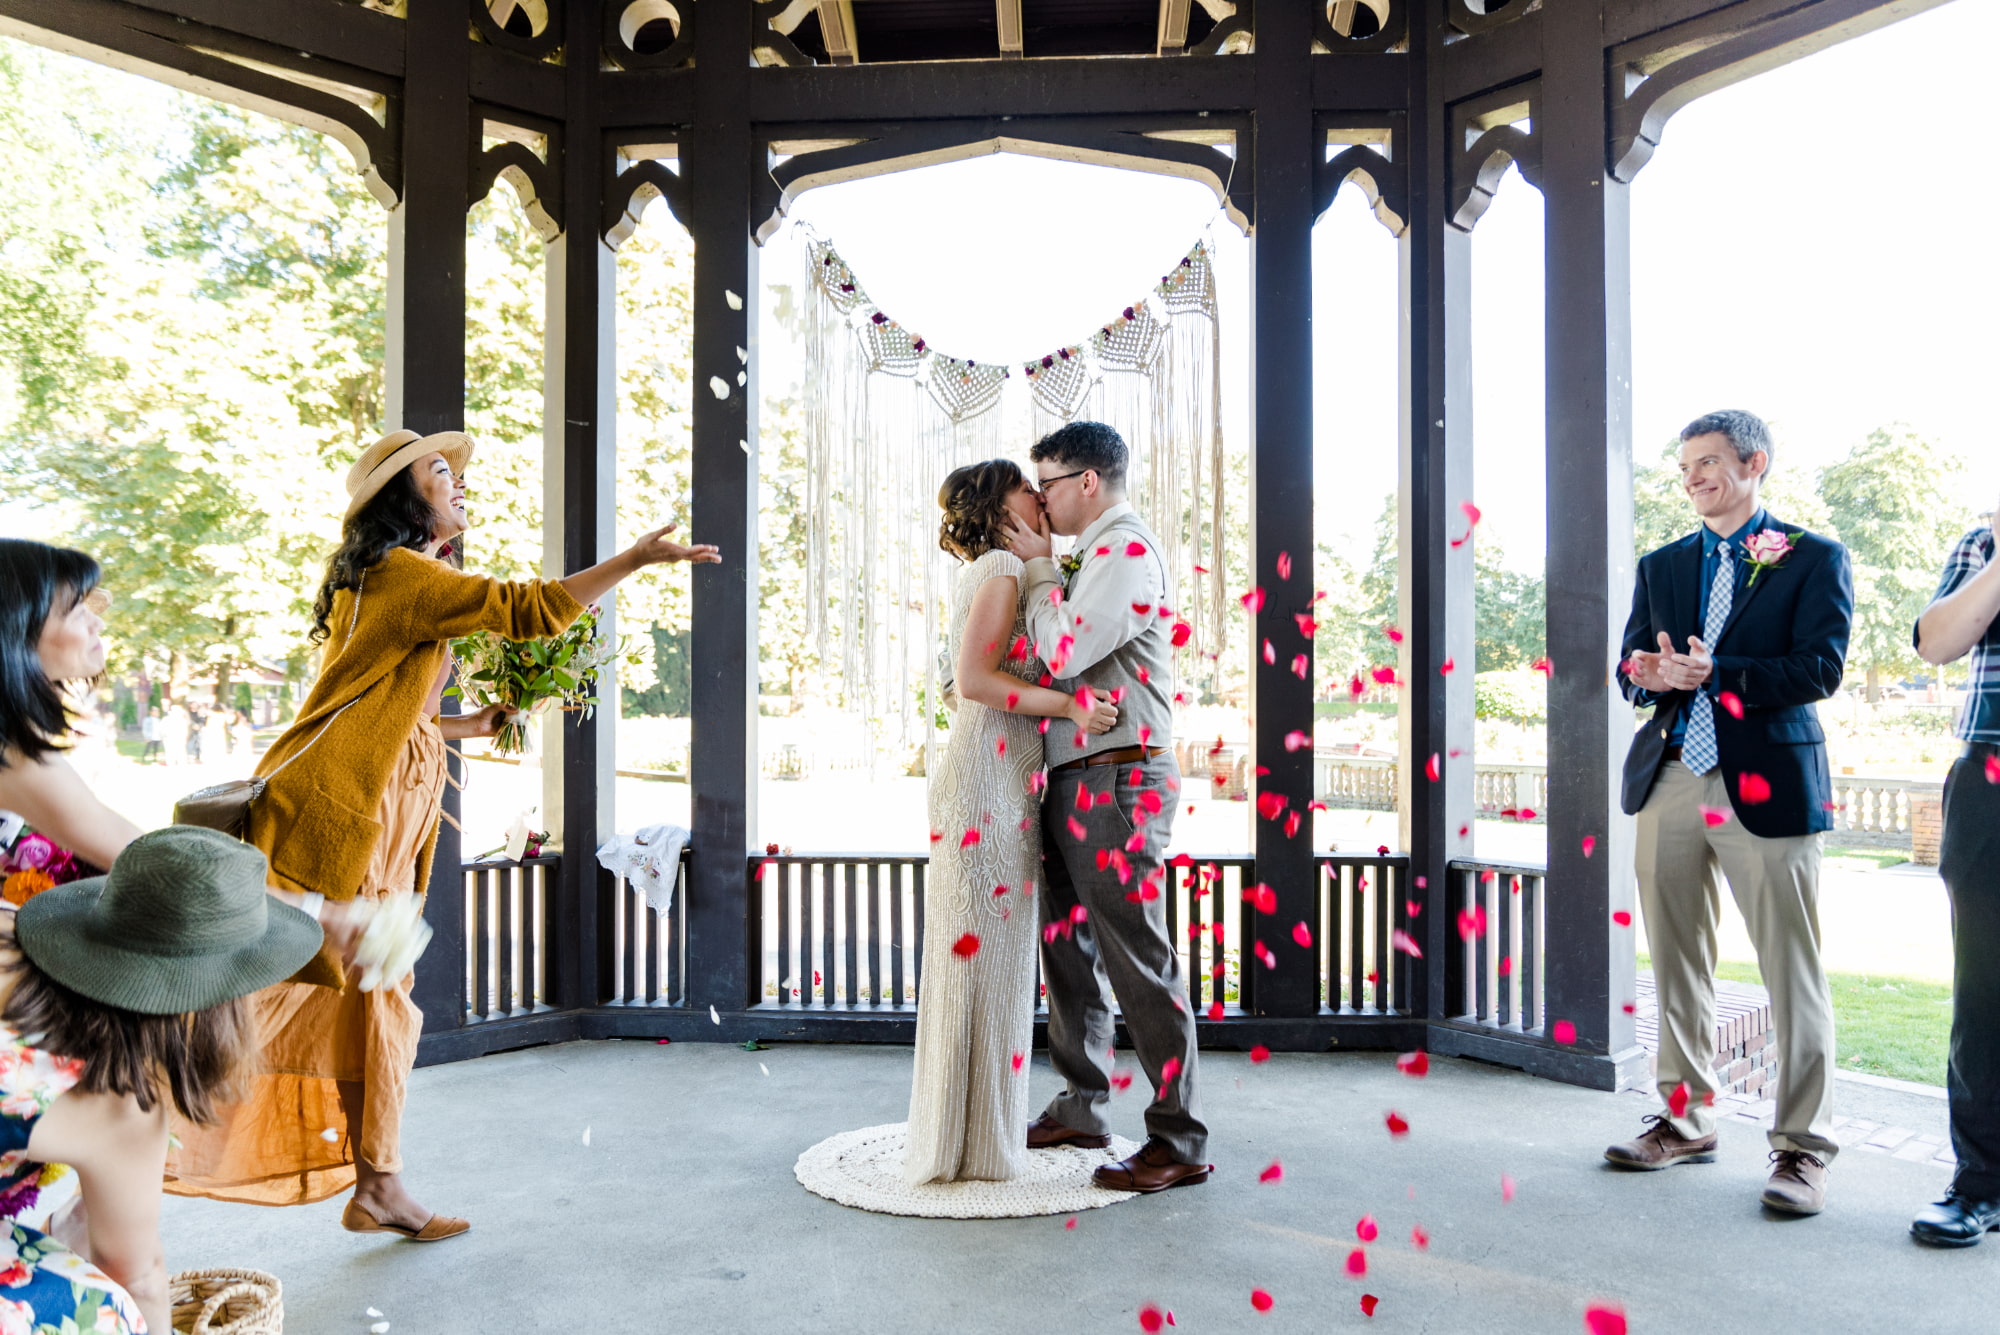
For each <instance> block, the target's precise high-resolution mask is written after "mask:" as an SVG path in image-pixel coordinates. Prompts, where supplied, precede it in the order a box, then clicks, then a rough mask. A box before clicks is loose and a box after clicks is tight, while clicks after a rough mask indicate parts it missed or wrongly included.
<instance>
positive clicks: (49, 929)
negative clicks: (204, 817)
mask: <svg viewBox="0 0 2000 1335" xmlns="http://www.w3.org/2000/svg"><path fill="white" fill-rule="evenodd" d="M264 879H265V862H264V855H263V854H262V853H261V852H259V851H258V850H257V849H255V848H252V847H251V846H250V845H249V844H245V843H241V842H239V841H237V840H235V839H231V838H230V837H229V836H228V835H226V834H221V833H219V832H217V831H215V830H206V829H202V828H200V827H199V826H194V825H169V826H167V827H166V828H164V829H159V830H153V831H150V832H148V833H146V834H142V835H140V836H139V837H138V838H137V839H134V840H133V841H132V842H131V843H130V844H128V845H126V847H125V851H124V852H122V853H120V854H119V855H118V859H117V861H115V862H113V863H112V864H111V873H110V875H108V876H94V877H92V878H90V879H89V880H84V881H72V882H70V883H69V884H68V885H58V886H55V887H53V888H51V889H48V890H44V891H42V893H40V894H39V895H36V896H35V897H34V898H33V899H30V900H29V901H28V902H27V903H25V904H23V905H22V906H21V909H20V912H19V914H18V915H16V919H15V925H14V934H15V938H16V940H17V941H18V942H19V944H20V947H21V952H22V953H23V954H25V955H26V956H27V957H28V958H29V959H30V960H31V961H33V962H34V965H35V967H36V968H38V969H40V970H41V971H42V972H43V973H45V974H47V975H48V976H49V977H51V978H53V979H55V980H56V981H57V982H58V983H61V984H62V985H63V986H64V987H66V988H68V989H69V990H70V991H72V992H78V993H81V994H82V995H84V996H86V997H89V998H90V999H91V1000H92V1001H99V1002H103V1003H104V1004H105V1005H107V1006H116V1007H118V1008H119V1009H121V1010H128V1011H137V1012H139V1013H140V1014H142V1015H179V1014H183V1013H185V1012H188V1011H200V1010H207V1009H208V1008H209V1007H210V1006H214V1005H218V1004H220V1003H222V1002H225V1001H228V1000H229V999H230V998H232V997H241V996H247V995H248V994H250V993H252V992H255V991H257V990H258V989H259V988H264V987H269V986H270V985H271V984H272V983H278V982H283V981H284V980H285V979H287V978H289V977H291V976H292V975H293V974H295V973H297V972H298V971H299V970H300V969H301V968H303V967H304V966H305V963H306V961H307V960H310V959H311V958H312V957H313V956H314V955H315V954H317V953H318V951H319V947H320V929H319V924H318V923H316V922H314V921H313V920H312V919H311V918H309V917H307V916H306V915H305V914H304V913H303V912H301V911H300V910H298V909H295V908H293V907H292V906H291V905H289V904H284V903H280V902H279V901H278V900H275V899H273V898H272V897H271V896H270V895H268V894H266V893H265V892H264Z"/></svg>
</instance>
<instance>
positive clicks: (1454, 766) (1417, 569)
mask: <svg viewBox="0 0 2000 1335" xmlns="http://www.w3.org/2000/svg"><path fill="white" fill-rule="evenodd" d="M1433 8H1434V7H1432V6H1424V7H1423V8H1421V9H1420V10H1419V11H1418V12H1419V13H1421V14H1423V15H1424V18H1423V19H1422V22H1421V27H1418V28H1413V32H1415V33H1416V34H1417V35H1416V36H1415V37H1413V40H1415V41H1420V42H1422V43H1423V44H1424V58H1423V59H1422V60H1420V61H1412V62H1411V67H1410V68H1411V78H1412V83H1411V88H1410V121H1409V126H1410V130H1409V135H1408V139H1409V143H1408V145H1407V148H1405V146H1402V145H1399V146H1398V151H1399V152H1407V153H1408V154H1409V155H1410V164H1411V165H1410V226H1409V229H1408V230H1407V231H1406V232H1405V233H1404V234H1403V238H1402V240H1401V242H1400V243H1399V245H1400V250H1401V265H1400V267H1401V276H1402V299H1403V311H1404V316H1405V318H1406V319H1407V320H1408V322H1409V323H1408V336H1407V338H1406V339H1405V341H1404V345H1403V386H1404V400H1403V430H1402V461H1401V470H1400V478H1399V484H1400V486H1399V492H1398V504H1397V518H1398V532H1399V536H1398V540H1397V549H1396V550H1397V557H1398V562H1399V573H1400V576H1401V578H1400V581H1399V590H1398V595H1397V615H1398V620H1399V622H1400V623H1401V625H1402V627H1403V632H1404V638H1403V652H1402V654H1401V656H1400V670H1401V672H1402V674H1403V677H1404V678H1405V683H1406V684H1405V685H1404V687H1403V689H1402V692H1401V696H1400V698H1401V701H1402V709H1401V715H1400V723H1401V728H1400V741H1399V746H1398V756H1399V774H1400V778H1401V781H1402V784H1403V790H1402V794H1401V800H1402V813H1403V815H1402V820H1401V826H1402V836H1403V846H1404V847H1405V848H1407V849H1408V850H1409V853H1410V880H1411V884H1410V885H1409V886H1408V887H1405V888H1406V891H1407V893H1408V895H1409V897H1410V898H1412V899H1415V900H1418V901H1419V902H1421V903H1422V904H1423V906H1424V911H1423V916H1422V918H1421V920H1420V921H1418V922H1416V923H1413V924H1411V926H1410V928H1409V929H1408V930H1409V931H1410V934H1411V935H1412V936H1413V937H1415V938H1416V939H1417V940H1418V941H1419V942H1420V943H1421V945H1422V948H1423V952H1424V954H1423V958H1422V959H1411V958H1407V957H1405V958H1402V959H1398V960H1397V961H1396V967H1397V968H1399V969H1401V970H1403V971H1405V972H1406V973H1407V974H1408V976H1409V978H1410V982H1411V989H1410V993H1409V998H1410V999H1409V1004H1410V1005H1411V1006H1412V1008H1414V1009H1417V1010H1419V1011H1420V1012H1421V1013H1423V1014H1426V1015H1428V1016H1430V1017H1432V1018H1442V1017H1446V1016H1450V1015H1455V1014H1459V1013H1462V1012H1463V1011H1464V1010H1465V1009H1466V1007H1465V1004H1464V1001H1463V998H1461V997H1460V996H1459V995H1458V993H1459V992H1460V991H1461V990H1462V989H1460V988H1458V987H1457V985H1456V976H1455V974H1454V972H1453V968H1452V966H1453V965H1454V964H1455V963H1456V962H1457V960H1458V958H1459V956H1458V951H1457V946H1458V944H1459V941H1458V936H1457V934H1456V931H1455V929H1454V924H1453V916H1454V915H1453V912H1452V909H1453V902H1452V896H1451V877H1450V872H1449V866H1450V863H1451V861H1452V859H1454V858H1462V857H1467V856H1470V854H1471V852H1472V834H1471V826H1472V813H1473V800H1472V775H1473V756H1472V737H1473V716H1472V703H1473V702H1472V675H1473V671H1474V663H1473V634H1472V632H1473V624H1472V544H1471V543H1466V544H1463V545H1461V546H1459V547H1453V546H1452V545H1451V541H1452V539H1453V538H1456V537H1460V536H1462V535H1463V532H1464V529H1465V527H1466V520H1465V518H1464V516H1463V514H1462V513H1461V512H1460V510H1459V508H1458V506H1459V502H1461V501H1466V500H1470V499H1472V316H1471V311H1472V306H1471V269H1472V265H1471V259H1472V238H1471V237H1470V236H1468V235H1467V234H1466V233H1464V232H1462V231H1460V230H1459V229H1458V228H1456V227H1454V226H1453V225H1452V222H1451V194H1450V163H1451V149H1452V145H1451V143H1450V134H1451V115H1450V108H1449V107H1447V106H1446V105H1445V103H1444V100H1443V94H1442V93H1441V91H1440V85H1439V79H1438V71H1439V67H1440V64H1441V61H1442V55H1441V53H1442V51H1443V45H1444V43H1443V20H1442V18H1441V17H1440V16H1439V15H1437V14H1436V13H1434V12H1433ZM1414 21H1415V20H1413V22H1414ZM1447 659H1449V660H1451V662H1452V664H1453V668H1452V672H1451V673H1450V675H1445V674H1443V673H1442V672H1441V671H1440V669H1441V668H1442V667H1443V666H1444V664H1445V661H1446V660H1447ZM1454 752H1456V753H1457V754H1456V755H1454V754H1453V753H1454ZM1433 756H1435V757H1437V765H1438V773H1439V775H1440V777H1439V778H1438V779H1437V780H1432V779H1431V778H1430V777H1429V775H1428V767H1429V764H1430V760H1431V757H1433ZM1419 879H1421V880H1422V882H1423V884H1422V885H1421V886H1419V885H1417V884H1416V882H1417V881H1418V880H1419Z"/></svg>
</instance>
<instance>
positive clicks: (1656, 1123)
mask: <svg viewBox="0 0 2000 1335" xmlns="http://www.w3.org/2000/svg"><path fill="white" fill-rule="evenodd" d="M1645 1120H1646V1121H1648V1122H1651V1123H1652V1124H1653V1125H1652V1128H1651V1129H1650V1130H1648V1131H1645V1132H1643V1133H1642V1134H1641V1135H1640V1136H1639V1138H1638V1139H1637V1140H1628V1141H1626V1142H1625V1143H1624V1144H1622V1145H1613V1146H1612V1147H1611V1148H1610V1149H1607V1150H1606V1151H1604V1157H1605V1158H1606V1159H1609V1160H1610V1161H1611V1162H1612V1163H1615V1164H1617V1165H1618V1166H1619V1167H1620V1168H1636V1169H1638V1170H1639V1171H1640V1172H1645V1173H1651V1172H1657V1171H1658V1170H1659V1169H1662V1168H1672V1167H1673V1166H1674V1165H1675V1164H1677V1163H1714V1162H1715V1146H1716V1139H1715V1133H1714V1132H1712V1131H1711V1132H1710V1133H1709V1134H1707V1135H1705V1136H1703V1137H1701V1139H1699V1140H1689V1139H1688V1138H1687V1137H1686V1136H1683V1135H1682V1134H1681V1133H1680V1132H1678V1131H1676V1130H1674V1124H1673V1123H1672V1122H1669V1121H1668V1120H1667V1119H1666V1118H1664V1117H1662V1116H1660V1115H1659V1114H1658V1113H1647V1114H1646V1117H1645Z"/></svg>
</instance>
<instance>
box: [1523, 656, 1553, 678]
mask: <svg viewBox="0 0 2000 1335" xmlns="http://www.w3.org/2000/svg"><path fill="white" fill-rule="evenodd" d="M1528 671H1530V672H1539V673H1541V674H1542V675H1543V676H1544V677H1553V676H1554V675H1555V673H1556V670H1555V665H1554V664H1553V663H1551V662H1549V660H1548V659H1546V658H1537V659H1536V660H1535V661H1534V662H1532V663H1530V664H1528Z"/></svg>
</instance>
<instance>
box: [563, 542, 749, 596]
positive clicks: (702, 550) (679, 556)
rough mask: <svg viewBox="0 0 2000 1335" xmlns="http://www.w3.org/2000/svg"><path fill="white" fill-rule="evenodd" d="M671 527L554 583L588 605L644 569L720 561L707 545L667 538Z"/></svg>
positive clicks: (710, 563) (715, 552)
mask: <svg viewBox="0 0 2000 1335" xmlns="http://www.w3.org/2000/svg"><path fill="white" fill-rule="evenodd" d="M674 527H675V526H674V525H672V524H668V525H667V526H666V527H665V528H656V529H654V530H653V531H652V532H651V533H648V534H646V535H645V536H644V537H642V538H640V539H639V540H638V541H637V542H635V543H633V544H632V545H631V546H630V547H627V548H626V549H625V550H624V551H622V552H620V553H618V555H616V556H614V557H612V558H611V559H610V560H609V561H600V562H599V563H598V564H596V565H594V566H591V567H590V568H589V569H588V570H579V571H577V572H576V573H575V574H574V575H565V576H563V577H562V578H561V579H559V580H557V581H556V582H557V583H558V584H560V585H562V586H563V589H564V591H565V592H567V593H568V594H569V596H570V597H572V598H574V599H576V600H577V601H578V602H580V603H583V604H585V605H586V606H588V605H589V604H591V603H594V602H596V601H597V600H598V599H599V598H602V597H603V596H604V595H605V594H607V593H609V592H611V590H612V589H614V588H616V587H617V586H618V581H620V580H622V579H624V578H625V577H626V576H628V575H636V574H637V573H639V571H641V570H644V569H645V568H646V567H647V566H657V565H666V564H668V563H670V562H673V561H686V562H687V563H688V564H690V565H714V564H717V563H719V562H720V561H721V560H722V553H721V552H720V551H718V550H717V549H716V548H715V547H714V546H713V545H712V544H710V543H706V542H702V543H696V544H694V545H692V546H684V545H683V544H681V543H678V542H675V541H673V540H672V539H671V538H669V537H668V536H667V535H668V534H669V533H672V532H673V531H674Z"/></svg>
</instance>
